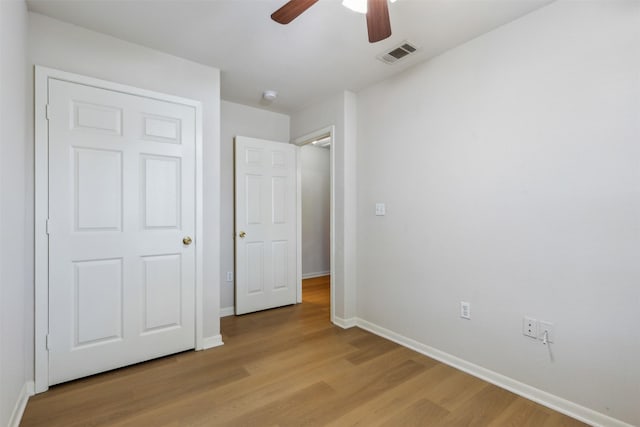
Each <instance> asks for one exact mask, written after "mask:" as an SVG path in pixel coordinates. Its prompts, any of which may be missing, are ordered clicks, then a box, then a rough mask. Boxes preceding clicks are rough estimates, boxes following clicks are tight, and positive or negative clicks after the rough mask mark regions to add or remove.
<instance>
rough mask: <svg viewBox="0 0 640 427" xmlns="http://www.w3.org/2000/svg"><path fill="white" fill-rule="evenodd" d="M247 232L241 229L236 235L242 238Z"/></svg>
mask: <svg viewBox="0 0 640 427" xmlns="http://www.w3.org/2000/svg"><path fill="white" fill-rule="evenodd" d="M246 235H247V233H245V232H244V231H241V232H240V233H239V234H238V236H240V238H241V239H244V236H246Z"/></svg>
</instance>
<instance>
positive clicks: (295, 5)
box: [271, 0, 318, 25]
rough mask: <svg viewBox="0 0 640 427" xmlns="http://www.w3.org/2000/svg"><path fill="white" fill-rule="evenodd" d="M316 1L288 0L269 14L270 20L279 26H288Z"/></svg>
mask: <svg viewBox="0 0 640 427" xmlns="http://www.w3.org/2000/svg"><path fill="white" fill-rule="evenodd" d="M317 1H318V0H290V1H289V2H287V3H286V4H285V5H284V6H282V7H281V8H280V9H278V10H276V11H275V12H273V13H272V14H271V19H273V20H274V21H276V22H277V23H279V24H283V25H284V24H288V23H289V22H291V21H293V20H294V19H296V18H297V17H298V16H300V15H301V14H302V12H304V11H305V10H307V9H309V8H310V7H311V6H313V5H314V4H315V3H316V2H317Z"/></svg>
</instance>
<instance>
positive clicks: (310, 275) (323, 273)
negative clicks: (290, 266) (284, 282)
mask: <svg viewBox="0 0 640 427" xmlns="http://www.w3.org/2000/svg"><path fill="white" fill-rule="evenodd" d="M329 274H331V271H329V270H327V271H319V272H317V273H302V279H303V280H304V279H315V278H316V277H322V276H328V275H329Z"/></svg>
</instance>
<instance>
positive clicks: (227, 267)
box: [220, 101, 289, 314]
mask: <svg viewBox="0 0 640 427" xmlns="http://www.w3.org/2000/svg"><path fill="white" fill-rule="evenodd" d="M220 110H221V111H220V112H221V121H220V126H221V130H220V134H221V137H220V162H221V169H220V186H221V188H220V197H221V204H220V206H221V213H220V229H221V236H222V240H221V242H220V251H221V264H220V265H221V269H220V282H221V283H222V286H221V289H220V307H222V308H223V309H224V310H223V314H232V313H233V306H234V302H235V293H234V292H235V288H234V283H235V282H227V281H226V274H227V271H234V263H235V253H234V243H233V224H234V216H233V213H234V204H233V203H234V201H233V164H234V160H233V138H234V137H235V136H238V135H239V136H248V137H252V138H260V139H268V140H272V141H281V142H289V116H287V115H285V114H279V113H273V112H270V111H266V110H261V109H258V108H253V107H247V106H245V105H241V104H236V103H233V102H228V101H222V102H221V104H220Z"/></svg>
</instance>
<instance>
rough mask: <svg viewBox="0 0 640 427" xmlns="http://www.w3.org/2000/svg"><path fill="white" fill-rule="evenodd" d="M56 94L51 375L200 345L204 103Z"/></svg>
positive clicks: (94, 92) (101, 92) (68, 375)
mask: <svg viewBox="0 0 640 427" xmlns="http://www.w3.org/2000/svg"><path fill="white" fill-rule="evenodd" d="M48 95H49V106H48V119H49V218H50V220H49V223H48V225H49V336H48V349H49V384H56V383H60V382H63V381H68V380H71V379H75V378H79V377H82V376H86V375H91V374H94V373H97V372H101V371H105V370H109V369H113V368H117V367H121V366H125V365H128V364H132V363H136V362H140V361H144V360H148V359H151V358H155V357H159V356H163V355H167V354H171V353H175V352H179V351H183V350H186V349H191V348H194V346H195V312H194V310H195V249H194V245H193V244H190V241H189V238H188V237H187V236H193V233H194V232H195V188H194V186H195V110H194V108H193V107H191V106H186V105H181V104H176V103H172V102H166V101H161V100H157V99H151V98H147V97H143V96H137V95H131V94H127V93H123V92H116V91H111V90H106V89H99V88H96V87H91V86H86V85H82V84H77V83H70V82H66V81H61V80H54V79H51V80H49V86H48ZM183 239H185V240H184V242H183ZM196 243H197V242H196Z"/></svg>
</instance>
